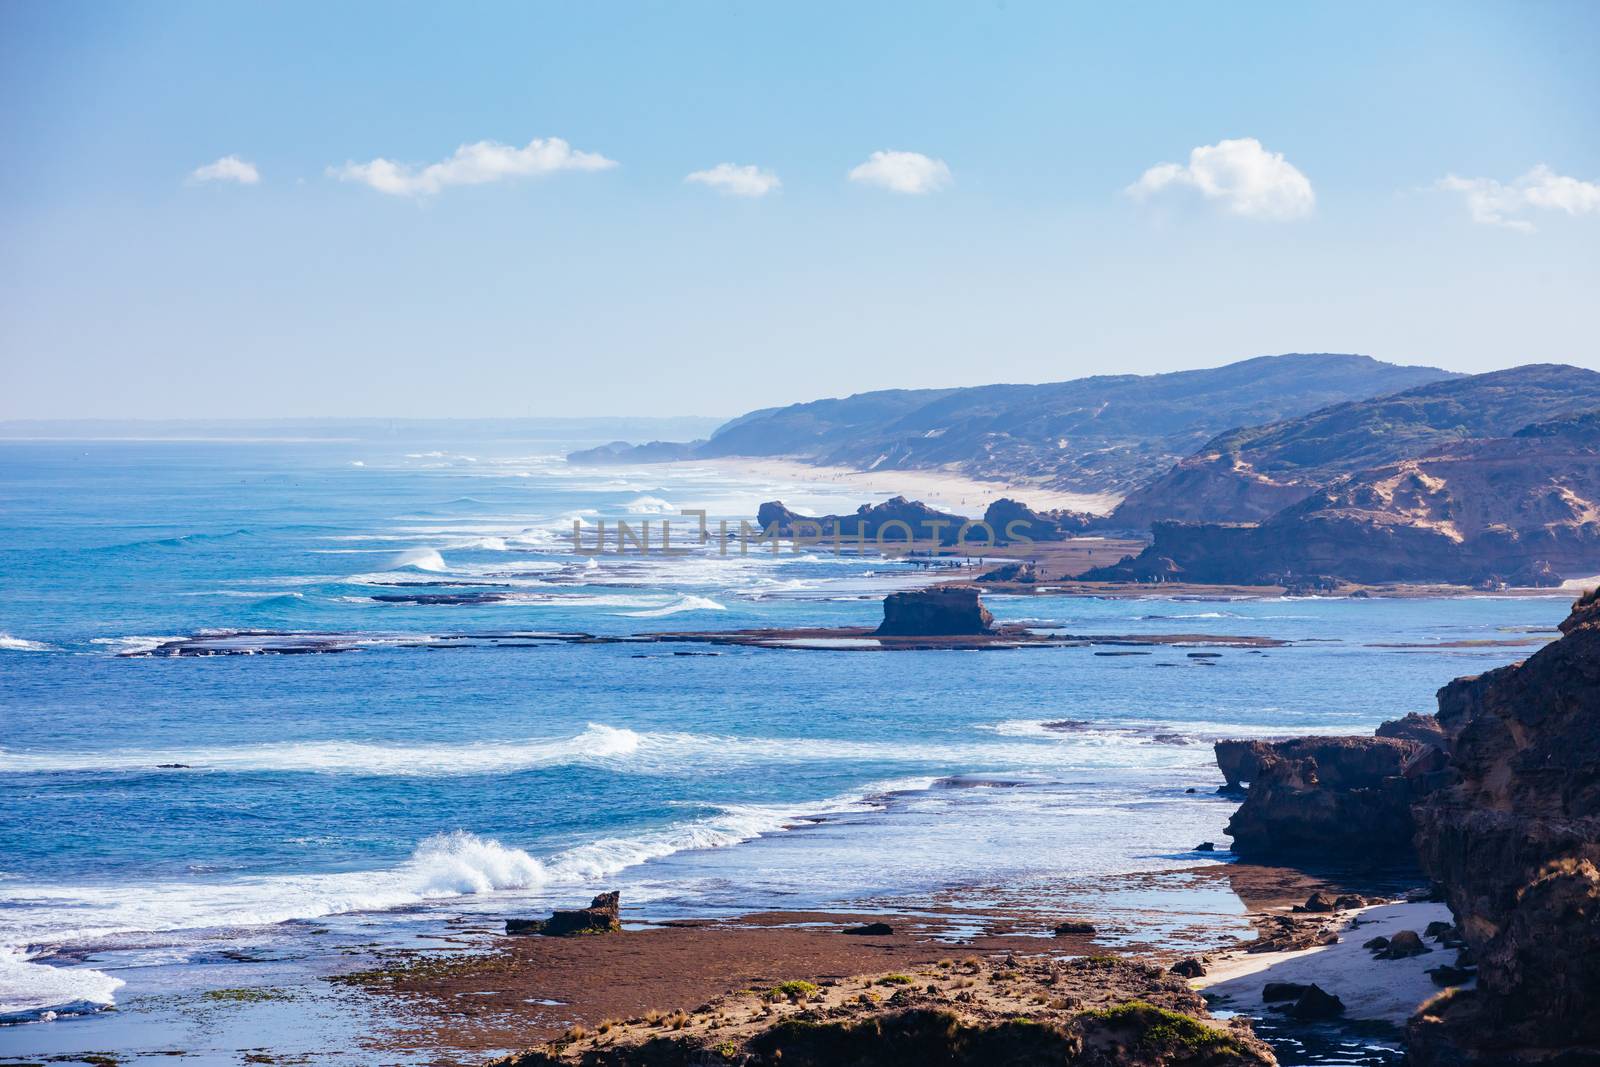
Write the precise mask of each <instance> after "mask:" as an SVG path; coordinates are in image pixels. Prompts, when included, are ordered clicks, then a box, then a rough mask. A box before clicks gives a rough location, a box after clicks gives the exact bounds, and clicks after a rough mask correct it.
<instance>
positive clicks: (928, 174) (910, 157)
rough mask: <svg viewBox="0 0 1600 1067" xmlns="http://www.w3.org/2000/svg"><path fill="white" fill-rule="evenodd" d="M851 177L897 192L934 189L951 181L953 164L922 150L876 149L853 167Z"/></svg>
mask: <svg viewBox="0 0 1600 1067" xmlns="http://www.w3.org/2000/svg"><path fill="white" fill-rule="evenodd" d="M850 180H851V181H853V182H864V183H865V184H867V185H876V186H878V187H879V188H882V189H888V190H890V191H891V192H896V193H912V194H920V193H931V192H934V191H935V190H938V189H943V188H944V187H945V186H947V185H949V184H950V168H949V167H948V166H946V165H945V162H944V160H942V159H930V158H928V157H927V156H925V155H923V154H922V153H921V152H874V153H872V155H870V156H868V157H867V161H866V162H865V163H862V164H861V165H860V166H857V167H855V168H854V169H852V170H851V171H850Z"/></svg>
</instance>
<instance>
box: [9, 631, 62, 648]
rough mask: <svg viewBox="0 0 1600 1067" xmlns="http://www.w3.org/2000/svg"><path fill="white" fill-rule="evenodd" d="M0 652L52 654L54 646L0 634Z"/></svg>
mask: <svg viewBox="0 0 1600 1067" xmlns="http://www.w3.org/2000/svg"><path fill="white" fill-rule="evenodd" d="M0 651H5V652H53V651H55V646H54V645H47V644H45V643H44V642H43V641H29V640H27V639H26V638H22V637H12V636H11V635H10V634H0Z"/></svg>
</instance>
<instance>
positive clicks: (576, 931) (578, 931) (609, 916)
mask: <svg viewBox="0 0 1600 1067" xmlns="http://www.w3.org/2000/svg"><path fill="white" fill-rule="evenodd" d="M621 899H622V894H621V893H617V892H611V893H601V894H599V895H598V896H596V897H595V898H594V900H592V901H590V903H589V906H588V907H587V908H579V909H576V910H573V911H557V912H555V913H553V914H552V915H551V916H550V918H548V919H507V920H506V933H508V934H543V935H544V936H545V937H576V936H578V935H582V934H613V933H617V932H618V931H620V930H621V929H622V921H621V919H620V918H619V913H620V910H621Z"/></svg>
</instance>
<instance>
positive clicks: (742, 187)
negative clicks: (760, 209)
mask: <svg viewBox="0 0 1600 1067" xmlns="http://www.w3.org/2000/svg"><path fill="white" fill-rule="evenodd" d="M683 180H684V181H686V182H694V183H696V184H698V185H707V186H710V187H711V188H713V189H715V190H716V191H717V192H719V193H722V194H723V195H724V196H750V197H756V196H766V195H767V194H768V193H770V192H772V190H774V189H776V188H778V187H779V186H781V185H782V184H783V183H782V182H781V181H779V180H778V176H777V175H776V174H774V173H772V172H771V171H770V170H762V169H761V168H760V167H757V166H755V165H754V164H751V165H749V166H743V167H741V166H737V165H735V164H733V163H718V164H717V165H716V166H714V167H712V168H711V169H710V170H697V171H695V172H694V173H693V174H689V175H686V176H685V177H684V179H683Z"/></svg>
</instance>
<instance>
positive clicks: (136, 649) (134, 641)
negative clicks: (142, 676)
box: [89, 634, 183, 656]
mask: <svg viewBox="0 0 1600 1067" xmlns="http://www.w3.org/2000/svg"><path fill="white" fill-rule="evenodd" d="M182 640H183V638H182V637H179V636H176V635H172V634H168V635H167V636H165V637H161V636H158V635H149V634H129V635H128V636H127V637H95V638H91V639H90V641H89V643H90V644H91V645H104V646H106V647H107V648H109V649H110V650H111V651H112V652H113V653H115V654H116V655H119V656H127V655H137V654H138V653H140V652H149V651H151V650H152V649H156V648H160V647H161V646H162V645H164V644H167V643H168V642H169V641H182Z"/></svg>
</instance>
